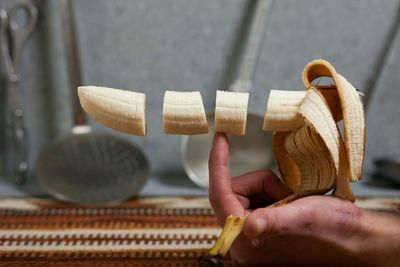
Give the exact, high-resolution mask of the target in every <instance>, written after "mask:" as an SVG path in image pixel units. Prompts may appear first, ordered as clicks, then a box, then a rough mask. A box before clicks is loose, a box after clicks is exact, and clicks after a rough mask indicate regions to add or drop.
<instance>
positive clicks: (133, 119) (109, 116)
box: [78, 86, 146, 136]
mask: <svg viewBox="0 0 400 267" xmlns="http://www.w3.org/2000/svg"><path fill="white" fill-rule="evenodd" d="M78 96H79V100H80V103H81V106H82V108H83V109H84V110H85V111H86V112H87V113H88V114H89V115H90V116H91V117H92V118H93V119H94V120H95V121H97V122H98V123H100V124H103V125H105V126H107V127H109V128H112V129H114V130H117V131H120V132H123V133H128V134H133V135H139V136H144V135H146V112H145V106H146V95H145V94H143V93H136V92H131V91H125V90H120V89H113V88H107V87H98V86H80V87H78Z"/></svg>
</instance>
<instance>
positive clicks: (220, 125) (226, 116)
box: [215, 91, 249, 135]
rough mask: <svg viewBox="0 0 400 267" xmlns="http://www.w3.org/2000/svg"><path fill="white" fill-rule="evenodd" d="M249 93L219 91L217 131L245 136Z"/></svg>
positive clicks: (216, 115)
mask: <svg viewBox="0 0 400 267" xmlns="http://www.w3.org/2000/svg"><path fill="white" fill-rule="evenodd" d="M248 102H249V93H237V92H227V91H217V98H216V101H215V131H216V132H221V133H228V134H235V135H244V134H245V132H246V119H247V104H248Z"/></svg>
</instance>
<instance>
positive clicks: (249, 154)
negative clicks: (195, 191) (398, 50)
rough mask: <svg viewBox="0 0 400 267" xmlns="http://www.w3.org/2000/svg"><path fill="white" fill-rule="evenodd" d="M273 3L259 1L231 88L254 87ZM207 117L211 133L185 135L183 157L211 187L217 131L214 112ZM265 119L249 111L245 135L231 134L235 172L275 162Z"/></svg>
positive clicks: (192, 171)
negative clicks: (211, 160)
mask: <svg viewBox="0 0 400 267" xmlns="http://www.w3.org/2000/svg"><path fill="white" fill-rule="evenodd" d="M271 4H272V3H271V0H258V1H257V4H256V6H255V12H254V13H253V18H252V21H251V25H250V31H249V32H248V34H247V39H246V44H245V47H244V53H243V56H242V59H241V63H240V66H239V72H238V77H237V79H236V80H235V81H234V82H233V83H232V85H231V86H230V88H229V90H230V91H232V92H250V91H251V90H252V88H253V79H254V71H255V68H256V66H257V62H258V58H259V56H260V52H261V47H262V43H263V40H264V37H265V31H266V27H267V20H268V14H269V12H270V7H271ZM207 121H208V128H209V133H208V134H204V135H191V136H184V137H183V138H182V142H181V154H182V161H183V167H184V169H185V171H186V174H187V175H188V176H189V178H190V179H191V180H192V181H193V182H195V183H196V184H197V185H199V186H202V187H208V155H209V151H210V148H211V144H212V139H213V138H214V133H215V132H214V112H210V113H208V114H207ZM263 121H264V118H263V117H262V116H260V115H258V114H254V113H249V114H247V126H246V129H247V130H246V135H244V136H229V141H230V157H229V164H230V171H231V174H232V176H235V175H239V174H242V173H244V172H248V171H252V170H256V169H262V168H267V167H270V166H271V165H272V162H273V156H272V153H271V148H272V136H271V134H270V133H267V132H263V131H262V125H263Z"/></svg>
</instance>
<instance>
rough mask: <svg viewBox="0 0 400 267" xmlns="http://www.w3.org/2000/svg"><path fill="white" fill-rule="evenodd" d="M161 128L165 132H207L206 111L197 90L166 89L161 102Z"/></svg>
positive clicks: (188, 133) (189, 133) (190, 133)
mask: <svg viewBox="0 0 400 267" xmlns="http://www.w3.org/2000/svg"><path fill="white" fill-rule="evenodd" d="M163 128H164V133H166V134H187V135H192V134H205V133H208V124H207V118H206V113H205V111H204V106H203V100H202V99H201V95H200V92H199V91H194V92H176V91H166V92H165V95H164V104H163Z"/></svg>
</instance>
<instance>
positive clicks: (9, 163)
mask: <svg viewBox="0 0 400 267" xmlns="http://www.w3.org/2000/svg"><path fill="white" fill-rule="evenodd" d="M19 12H25V13H26V22H25V23H24V25H22V24H21V23H20V22H19V21H18V14H17V13H19ZM37 18H38V10H37V8H36V7H35V6H34V5H33V4H32V3H31V2H28V1H18V2H17V3H16V4H14V5H13V6H12V7H11V8H10V9H9V10H8V11H6V10H5V9H1V10H0V54H1V62H2V65H3V68H4V69H5V71H6V82H7V85H6V88H7V89H6V95H7V97H6V109H5V115H6V118H5V123H6V175H7V176H8V177H11V178H12V179H13V181H15V182H16V183H18V184H23V183H24V182H25V181H26V179H27V175H28V159H27V148H28V141H27V132H26V129H25V123H24V110H23V108H22V103H21V88H20V80H21V77H20V74H19V62H20V57H21V51H22V48H23V46H24V44H25V43H26V40H27V38H28V37H29V35H30V34H31V33H32V31H33V29H34V28H35V25H36V22H37Z"/></svg>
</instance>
